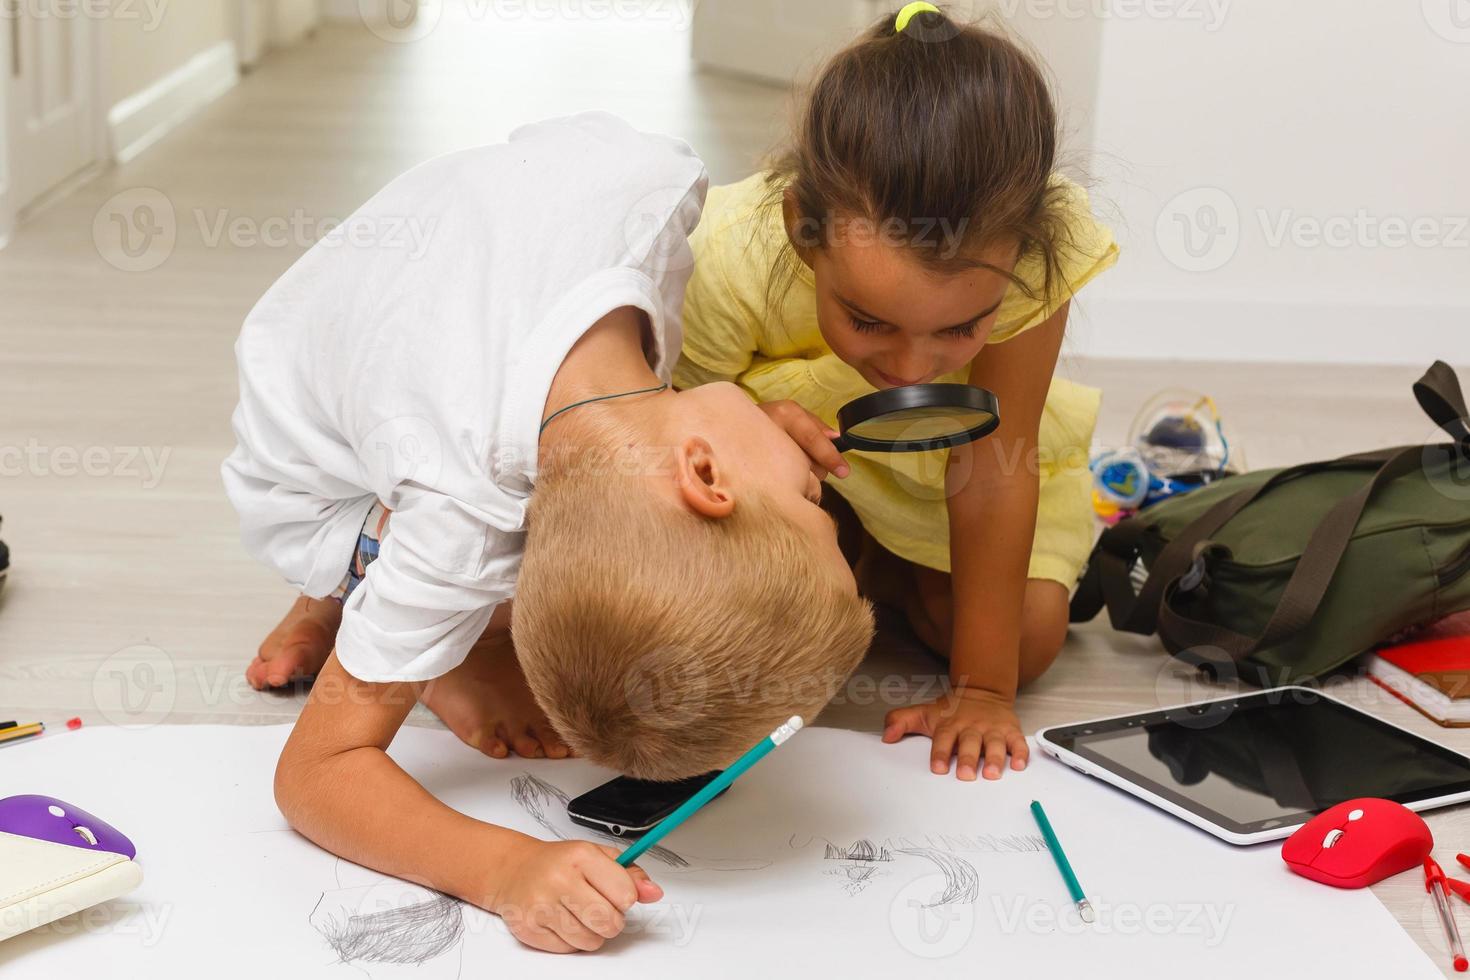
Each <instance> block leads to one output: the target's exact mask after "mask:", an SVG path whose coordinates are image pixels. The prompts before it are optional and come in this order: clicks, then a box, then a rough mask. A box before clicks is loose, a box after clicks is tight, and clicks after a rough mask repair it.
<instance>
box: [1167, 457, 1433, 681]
mask: <svg viewBox="0 0 1470 980" xmlns="http://www.w3.org/2000/svg"><path fill="white" fill-rule="evenodd" d="M1365 455H1366V456H1368V457H1372V458H1383V462H1382V465H1380V466H1379V467H1378V469H1377V471H1376V472H1374V474H1373V476H1372V478H1371V479H1369V480H1368V482H1366V483H1365V484H1364V485H1363V486H1362V488H1361V489H1359V490H1358V491H1357V492H1356V493H1354V494H1353V495H1352V496H1350V497H1344V498H1343V499H1342V500H1340V501H1338V503H1337V505H1336V506H1335V507H1333V508H1332V510H1331V511H1329V512H1328V514H1327V516H1326V517H1325V518H1323V520H1322V522H1321V523H1320V524H1318V525H1317V529H1316V530H1315V531H1313V532H1312V537H1311V539H1310V540H1309V541H1308V542H1307V546H1306V549H1305V550H1304V551H1303V552H1302V556H1301V559H1300V560H1299V561H1298V562H1297V566H1296V570H1295V571H1293V572H1292V575H1291V579H1290V580H1289V581H1288V582H1287V583H1286V588H1285V590H1283V591H1282V593H1281V600H1280V602H1278V603H1277V605H1276V609H1275V611H1274V612H1273V613H1272V614H1271V618H1270V619H1269V620H1268V621H1267V623H1266V627H1265V629H1263V630H1262V631H1261V632H1260V633H1259V634H1257V635H1255V636H1250V635H1247V634H1244V633H1239V632H1236V631H1235V630H1231V629H1227V628H1225V627H1223V626H1219V625H1217V624H1215V623H1209V622H1205V621H1203V620H1198V619H1193V618H1191V617H1189V616H1186V615H1184V614H1183V613H1181V612H1180V611H1179V609H1178V604H1177V602H1176V599H1177V597H1178V592H1179V583H1178V582H1177V581H1174V582H1170V583H1168V585H1167V586H1166V587H1165V590H1164V598H1163V602H1162V603H1161V604H1160V606H1159V618H1158V622H1159V638H1160V639H1162V640H1163V641H1164V644H1165V646H1167V647H1169V649H1171V650H1183V649H1186V648H1189V647H1199V646H1213V647H1218V648H1220V649H1221V650H1224V651H1225V652H1226V653H1227V654H1229V655H1230V656H1231V657H1232V658H1234V659H1236V660H1243V659H1245V658H1246V657H1249V656H1251V655H1253V654H1255V653H1256V652H1257V651H1259V650H1263V649H1268V648H1270V647H1273V646H1275V645H1277V644H1279V643H1282V642H1285V641H1286V640H1289V639H1290V638H1291V637H1293V636H1295V635H1296V634H1297V633H1299V632H1301V630H1302V629H1304V628H1305V627H1306V626H1307V625H1308V624H1309V623H1311V622H1312V620H1313V619H1315V618H1316V616H1317V610H1318V609H1319V608H1321V605H1322V600H1323V599H1324V598H1325V597H1326V595H1327V590H1328V588H1329V587H1330V586H1331V585H1332V579H1333V577H1334V576H1336V575H1337V569H1338V566H1339V565H1341V564H1342V559H1343V556H1344V555H1346V554H1347V549H1348V545H1349V544H1351V543H1352V539H1353V532H1354V531H1356V530H1357V527H1358V522H1359V521H1360V520H1361V519H1362V516H1363V512H1364V511H1365V510H1366V509H1367V507H1368V502H1369V501H1370V500H1371V499H1372V497H1373V495H1374V494H1375V493H1376V492H1377V491H1378V490H1379V489H1381V488H1382V487H1383V486H1385V485H1387V484H1388V483H1390V482H1392V481H1393V480H1395V479H1397V478H1398V477H1400V476H1403V475H1405V474H1407V473H1411V472H1413V471H1414V470H1415V469H1418V468H1419V467H1420V466H1422V465H1423V459H1424V447H1422V446H1405V447H1403V448H1401V449H1397V450H1390V451H1388V452H1387V453H1384V454H1373V453H1369V454H1365ZM1349 458H1352V457H1349ZM1359 458H1361V457H1359Z"/></svg>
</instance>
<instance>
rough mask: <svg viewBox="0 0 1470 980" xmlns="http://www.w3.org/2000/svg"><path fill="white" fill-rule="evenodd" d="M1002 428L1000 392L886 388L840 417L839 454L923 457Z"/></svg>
mask: <svg viewBox="0 0 1470 980" xmlns="http://www.w3.org/2000/svg"><path fill="white" fill-rule="evenodd" d="M999 425H1000V402H999V401H998V400H997V399H996V397H995V393H994V392H991V391H987V390H985V389H984V388H977V387H975V386H974V385H958V384H926V385H904V386H903V387H901V388H886V389H884V390H882V391H875V392H873V393H872V394H871V395H864V396H863V397H861V398H856V399H854V400H852V401H850V402H848V403H847V404H846V405H844V406H842V409H841V410H840V411H839V412H838V413H837V429H838V431H839V432H841V433H842V434H841V435H839V436H838V437H837V438H836V439H833V440H832V444H833V445H834V446H836V447H837V451H838V452H843V453H845V452H847V451H848V450H849V449H863V450H866V451H868V452H875V453H922V452H927V451H928V450H931V449H948V448H949V447H951V446H963V445H965V444H966V443H969V442H974V441H975V440H977V439H984V438H985V437H986V436H988V435H990V433H992V432H994V431H995V429H996V427H997V426H999Z"/></svg>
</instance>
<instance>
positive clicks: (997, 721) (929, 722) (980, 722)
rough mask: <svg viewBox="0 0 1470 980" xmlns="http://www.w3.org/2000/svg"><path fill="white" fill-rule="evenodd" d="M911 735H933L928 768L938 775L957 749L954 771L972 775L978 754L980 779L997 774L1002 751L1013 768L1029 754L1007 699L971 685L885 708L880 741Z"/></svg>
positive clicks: (964, 776)
mask: <svg viewBox="0 0 1470 980" xmlns="http://www.w3.org/2000/svg"><path fill="white" fill-rule="evenodd" d="M910 734H918V735H928V736H929V737H930V738H932V739H933V740H934V751H933V752H931V753H930V754H929V768H930V769H931V770H932V771H934V772H935V773H938V774H939V775H941V776H942V775H945V774H947V773H948V772H949V760H950V758H951V757H953V756H954V755H955V754H956V753H958V755H959V765H958V766H957V767H956V769H955V775H956V776H957V777H959V778H960V779H963V780H965V781H969V780H973V779H974V778H975V773H976V770H977V769H979V767H980V759H981V758H982V757H983V758H984V759H985V778H986V779H999V778H1000V777H1001V775H1002V774H1003V773H1004V772H1005V763H1006V754H1007V753H1009V754H1010V757H1011V768H1012V769H1016V770H1020V769H1025V768H1026V761H1027V759H1028V758H1029V757H1030V755H1031V752H1030V750H1029V749H1028V748H1027V746H1026V736H1025V734H1024V733H1023V732H1022V731H1021V720H1020V719H1019V718H1017V717H1016V710H1015V706H1014V705H1013V704H1012V702H1011V700H1010V699H1009V698H1006V697H1002V696H1001V695H999V694H995V693H993V692H991V691H983V690H980V689H979V688H974V687H958V688H955V689H954V690H953V691H951V692H950V693H949V694H946V695H945V696H944V697H942V698H940V699H939V700H937V701H931V702H929V703H928V704H915V705H910V706H909V707H907V708H894V709H893V710H892V711H890V712H888V717H887V719H886V720H885V721H884V727H883V741H885V742H897V741H898V740H899V739H901V738H903V737H904V736H905V735H910Z"/></svg>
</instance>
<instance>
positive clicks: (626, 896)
mask: <svg viewBox="0 0 1470 980" xmlns="http://www.w3.org/2000/svg"><path fill="white" fill-rule="evenodd" d="M518 850H519V853H517V854H515V855H513V856H512V858H511V859H510V861H509V863H508V865H507V867H506V873H505V882H506V884H505V885H504V886H503V887H502V888H501V890H500V892H499V894H498V895H497V896H496V898H495V901H494V902H493V903H492V904H493V907H492V908H491V909H490V911H491V912H494V913H495V914H496V915H498V916H500V917H501V918H502V919H504V920H505V924H506V926H507V927H508V928H509V929H510V932H511V935H513V936H515V937H516V938H517V939H519V940H520V941H521V942H523V943H525V944H526V945H527V946H531V947H533V948H535V949H542V950H546V951H547V952H549V953H573V952H576V951H578V950H586V951H591V950H594V949H598V948H600V947H601V946H602V944H603V943H605V942H606V941H607V940H609V939H611V938H613V937H614V936H616V935H617V934H618V933H620V932H622V931H623V925H624V923H625V919H624V914H625V913H626V912H627V911H628V910H629V909H630V908H632V907H633V906H634V905H635V904H637V903H638V902H656V901H658V900H659V899H660V898H663V894H664V892H663V889H662V888H660V887H659V886H658V885H656V884H654V883H653V882H652V881H650V880H649V877H648V875H647V874H645V873H644V871H643V869H642V868H639V867H637V866H636V865H635V866H634V867H631V868H624V867H622V866H621V865H620V864H618V863H617V861H616V860H615V859H616V858H617V856H618V852H617V851H615V850H613V849H612V848H610V847H601V846H599V845H597V844H592V843H589V842H587V841H554V842H550V843H548V842H546V841H539V840H537V841H530V842H528V843H526V844H524V845H522V847H521V848H520V849H518Z"/></svg>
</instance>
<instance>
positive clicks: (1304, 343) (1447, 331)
mask: <svg viewBox="0 0 1470 980" xmlns="http://www.w3.org/2000/svg"><path fill="white" fill-rule="evenodd" d="M1073 305H1074V311H1075V315H1074V317H1073V320H1072V323H1071V324H1070V325H1069V330H1068V345H1067V346H1068V350H1069V351H1070V352H1071V353H1073V354H1077V355H1079V356H1084V357H1098V358H1116V359H1123V358H1126V359H1140V360H1188V361H1248V362H1277V363H1326V364H1403V365H1411V366H1417V367H1422V366H1423V365H1425V364H1428V363H1430V362H1431V361H1434V360H1436V359H1438V360H1444V361H1448V362H1449V363H1451V364H1470V306H1467V305H1455V304H1450V303H1444V304H1422V305H1417V306H1409V305H1404V306H1392V307H1390V306H1384V305H1356V306H1355V305H1348V304H1342V305H1337V304H1332V303H1325V302H1324V303H1311V302H1308V303H1289V302H1258V301H1250V302H1247V301H1239V300H1219V299H1204V300H1195V299H1184V298H1172V297H1168V298H1139V297H1131V298H1130V297H1121V296H1096V297H1088V296H1087V294H1086V293H1083V294H1082V295H1081V296H1079V297H1078V298H1077V300H1076V301H1075V303H1074V304H1073Z"/></svg>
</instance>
